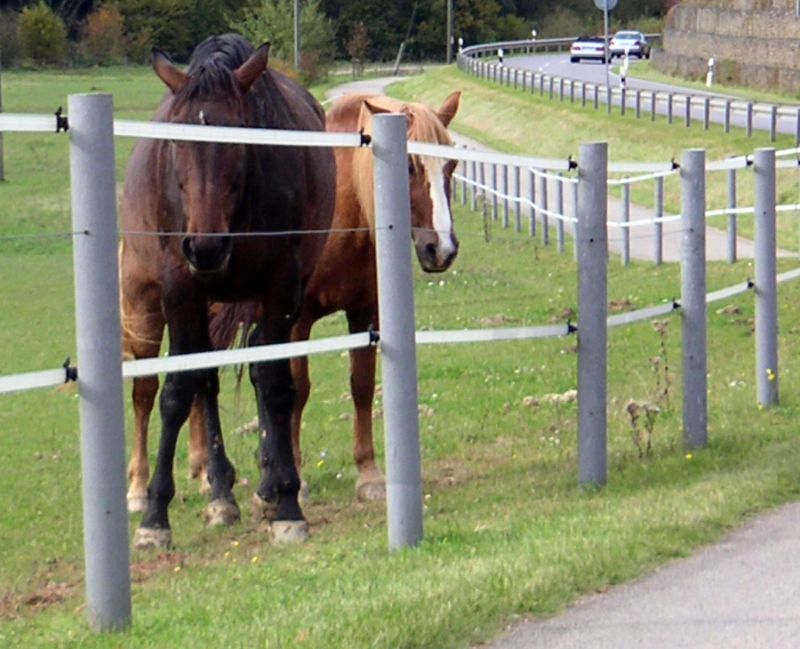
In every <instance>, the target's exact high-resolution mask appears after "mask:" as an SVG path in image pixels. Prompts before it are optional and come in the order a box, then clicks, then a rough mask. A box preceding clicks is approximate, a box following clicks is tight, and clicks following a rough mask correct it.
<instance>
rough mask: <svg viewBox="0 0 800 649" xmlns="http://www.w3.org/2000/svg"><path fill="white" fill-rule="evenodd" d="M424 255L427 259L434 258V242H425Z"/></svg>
mask: <svg viewBox="0 0 800 649" xmlns="http://www.w3.org/2000/svg"><path fill="white" fill-rule="evenodd" d="M425 256H426V257H427V258H428V259H432V260H434V261H435V260H436V244H435V243H426V244H425Z"/></svg>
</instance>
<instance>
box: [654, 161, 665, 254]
mask: <svg viewBox="0 0 800 649" xmlns="http://www.w3.org/2000/svg"><path fill="white" fill-rule="evenodd" d="M654 202H655V210H654V212H655V214H654V217H655V222H654V223H653V243H654V247H653V261H654V262H655V264H656V266H660V265H661V263H662V262H663V261H664V224H663V223H662V222H661V220H660V219H662V218H663V216H664V177H663V176H659V177H658V178H656V189H655V201H654Z"/></svg>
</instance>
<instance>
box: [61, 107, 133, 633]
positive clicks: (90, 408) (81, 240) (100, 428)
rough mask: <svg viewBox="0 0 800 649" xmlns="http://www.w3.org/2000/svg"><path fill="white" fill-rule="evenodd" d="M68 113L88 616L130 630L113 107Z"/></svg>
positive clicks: (97, 623)
mask: <svg viewBox="0 0 800 649" xmlns="http://www.w3.org/2000/svg"><path fill="white" fill-rule="evenodd" d="M68 106H69V122H70V124H69V125H70V130H69V133H70V176H71V195H72V229H73V231H74V232H76V233H79V234H76V235H75V236H74V237H73V248H72V251H73V264H74V273H75V337H76V348H77V354H78V361H79V363H80V370H79V372H80V373H79V376H78V391H79V395H80V421H81V472H82V484H83V543H84V556H85V563H86V614H87V617H88V619H89V624H90V625H91V626H92V628H93V629H95V630H97V631H111V630H119V629H124V628H126V627H127V626H129V625H130V621H131V582H130V553H129V550H128V544H129V538H128V510H127V503H126V500H125V489H126V484H125V482H126V479H125V407H124V403H123V385H122V345H121V340H120V331H121V325H120V313H119V279H118V278H119V271H118V267H117V264H118V259H117V244H118V239H117V194H116V174H115V163H114V122H113V120H114V117H113V104H112V99H111V95H99V94H95V95H88V94H87V95H70V96H69V104H68Z"/></svg>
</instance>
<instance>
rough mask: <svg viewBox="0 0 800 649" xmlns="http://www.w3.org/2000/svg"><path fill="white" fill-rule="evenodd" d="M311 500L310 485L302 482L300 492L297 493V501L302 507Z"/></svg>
mask: <svg viewBox="0 0 800 649" xmlns="http://www.w3.org/2000/svg"><path fill="white" fill-rule="evenodd" d="M310 498H311V492H310V491H309V489H308V483H307V482H306V481H305V480H300V491H298V492H297V501H298V502H299V503H300V504H301V505H305V504H306V503H307V502H309V500H310Z"/></svg>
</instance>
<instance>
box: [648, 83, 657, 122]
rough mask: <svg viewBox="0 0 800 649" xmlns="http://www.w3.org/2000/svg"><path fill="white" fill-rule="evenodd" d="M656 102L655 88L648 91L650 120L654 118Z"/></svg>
mask: <svg viewBox="0 0 800 649" xmlns="http://www.w3.org/2000/svg"><path fill="white" fill-rule="evenodd" d="M657 102H658V93H657V92H656V91H655V90H651V91H650V121H651V122H653V121H655V119H656V104H657Z"/></svg>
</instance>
